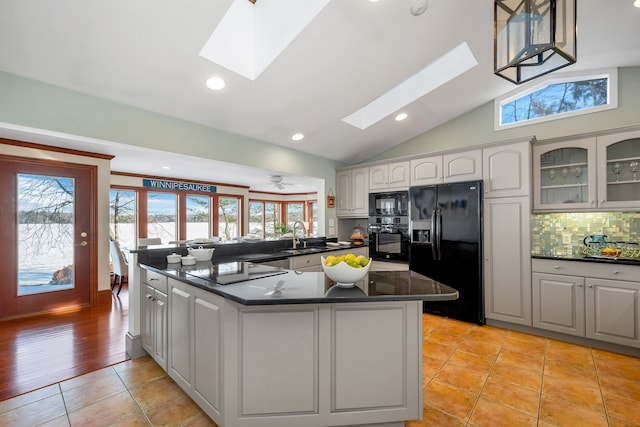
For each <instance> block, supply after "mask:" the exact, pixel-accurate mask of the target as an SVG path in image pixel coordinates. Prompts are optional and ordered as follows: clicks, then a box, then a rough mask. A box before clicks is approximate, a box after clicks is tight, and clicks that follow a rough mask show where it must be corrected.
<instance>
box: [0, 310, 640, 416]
mask: <svg viewBox="0 0 640 427" xmlns="http://www.w3.org/2000/svg"><path fill="white" fill-rule="evenodd" d="M423 330H424V337H425V339H424V345H423V348H424V359H423V383H424V386H425V391H424V402H425V405H424V419H423V420H422V421H409V422H407V424H406V425H407V427H417V426H437V427H447V426H490V427H500V426H509V427H519V426H540V427H550V426H571V427H573V426H612V427H621V426H640V359H638V358H635V357H630V356H623V355H619V354H615V353H610V352H606V351H601V350H595V349H591V348H587V347H582V346H578V345H573V344H568V343H564V342H560V341H555V340H550V339H545V338H540V337H536V336H532V335H527V334H523V333H519V332H513V331H506V330H503V329H498V328H494V327H490V326H482V327H480V326H476V325H472V324H468V323H464V322H459V321H455V320H450V319H444V318H440V317H436V316H430V315H425V316H424V320H423ZM40 425H41V426H70V425H71V426H92V427H93V426H136V425H140V426H149V425H151V426H215V424H214V423H213V422H212V421H211V420H210V419H209V418H208V417H207V416H206V415H205V414H204V413H203V412H202V411H201V410H200V409H199V408H198V407H197V406H196V405H195V403H193V401H192V400H191V399H190V398H189V397H188V396H187V395H186V394H185V393H184V392H182V390H180V388H179V387H178V386H177V385H176V384H175V383H174V382H173V381H172V380H171V379H170V378H169V377H168V376H167V374H166V373H165V372H164V371H163V370H162V369H161V368H160V367H158V365H156V363H155V362H154V361H153V360H152V359H151V358H149V357H145V358H142V359H135V360H129V361H126V362H123V363H120V364H118V365H115V366H112V367H107V368H104V369H101V370H99V371H96V372H92V373H90V374H86V375H83V376H81V377H77V378H73V379H70V380H67V381H63V382H61V383H58V384H54V385H51V386H49V387H45V388H43V389H40V390H36V391H33V392H31V393H27V394H24V395H21V396H18V397H15V398H13V399H9V400H6V401H4V402H0V426H17V427H22V426H25V427H26V426H28V427H32V426H40Z"/></svg>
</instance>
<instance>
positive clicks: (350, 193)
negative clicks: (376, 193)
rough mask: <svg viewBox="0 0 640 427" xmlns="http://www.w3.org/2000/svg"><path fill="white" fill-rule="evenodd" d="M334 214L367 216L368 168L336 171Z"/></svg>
mask: <svg viewBox="0 0 640 427" xmlns="http://www.w3.org/2000/svg"><path fill="white" fill-rule="evenodd" d="M336 215H337V216H339V217H354V218H366V217H368V216H369V168H368V167H365V168H354V169H346V170H341V171H338V172H337V173H336Z"/></svg>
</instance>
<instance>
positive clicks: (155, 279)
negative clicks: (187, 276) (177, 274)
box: [144, 270, 167, 294]
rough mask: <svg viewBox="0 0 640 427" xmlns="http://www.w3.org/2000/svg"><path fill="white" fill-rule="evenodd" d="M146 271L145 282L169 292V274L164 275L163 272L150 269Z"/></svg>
mask: <svg viewBox="0 0 640 427" xmlns="http://www.w3.org/2000/svg"><path fill="white" fill-rule="evenodd" d="M144 271H145V279H144V283H146V284H147V285H149V286H152V287H154V288H156V289H157V290H159V291H160V292H163V293H165V294H166V293H167V276H163V275H162V274H160V273H156V272H155V271H149V270H144Z"/></svg>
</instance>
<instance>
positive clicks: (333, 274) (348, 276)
mask: <svg viewBox="0 0 640 427" xmlns="http://www.w3.org/2000/svg"><path fill="white" fill-rule="evenodd" d="M320 259H321V260H322V268H323V269H324V274H326V275H327V277H328V278H329V279H331V280H333V281H335V282H336V285H337V286H339V287H341V288H350V287H352V286H354V285H355V282H357V281H358V280H362V279H363V278H364V276H366V274H367V273H368V272H369V267H371V260H370V259H369V258H367V257H366V256H363V255H355V254H347V255H340V256H334V255H329V256H327V257H326V258H325V257H323V256H322V257H320Z"/></svg>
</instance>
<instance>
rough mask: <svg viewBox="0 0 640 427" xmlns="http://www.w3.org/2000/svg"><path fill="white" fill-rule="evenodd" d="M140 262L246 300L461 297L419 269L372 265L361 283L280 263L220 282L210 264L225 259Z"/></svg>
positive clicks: (309, 301)
mask: <svg viewBox="0 0 640 427" xmlns="http://www.w3.org/2000/svg"><path fill="white" fill-rule="evenodd" d="M245 264H247V267H248V268H250V267H251V266H252V265H254V266H255V265H259V264H253V263H250V262H246V263H245ZM140 266H141V267H142V268H145V269H148V270H151V271H155V272H157V273H160V274H163V275H165V276H167V277H170V278H173V279H176V280H179V281H181V282H184V283H187V284H190V285H193V286H196V287H198V288H201V289H204V290H206V291H209V292H213V293H215V294H218V295H220V296H222V297H224V298H227V299H230V300H232V301H235V302H237V303H240V304H243V305H272V304H317V303H344V302H375V301H410V300H418V301H419V300H422V301H447V300H455V299H457V298H458V291H456V290H455V289H453V288H451V287H449V286H446V285H444V284H442V283H440V282H437V281H435V280H432V279H430V278H428V277H425V276H423V275H421V274H418V273H416V272H413V271H377V272H372V271H370V272H369V273H368V274H367V275H366V276H365V277H364V283H363V286H362V289H361V288H360V287H351V288H343V287H338V286H336V284H335V282H333V281H332V280H330V279H329V278H327V277H326V276H325V274H324V273H323V272H319V273H316V272H304V273H303V272H297V271H292V270H285V269H277V268H275V267H274V268H273V272H274V275H273V276H269V277H263V278H257V279H253V280H246V281H242V282H237V283H230V284H227V285H219V284H217V283H215V282H213V281H211V280H208V279H205V278H204V277H207V274H206V273H207V270H211V271H213V270H215V271H218V270H219V269H220V268H222V267H221V264H214V263H213V262H211V261H202V262H197V263H196V265H194V266H182V265H180V264H177V265H173V264H167V263H166V262H165V263H146V264H145V263H140ZM193 274H198V275H200V276H202V277H198V276H197V275H193ZM363 289H364V290H363Z"/></svg>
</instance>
